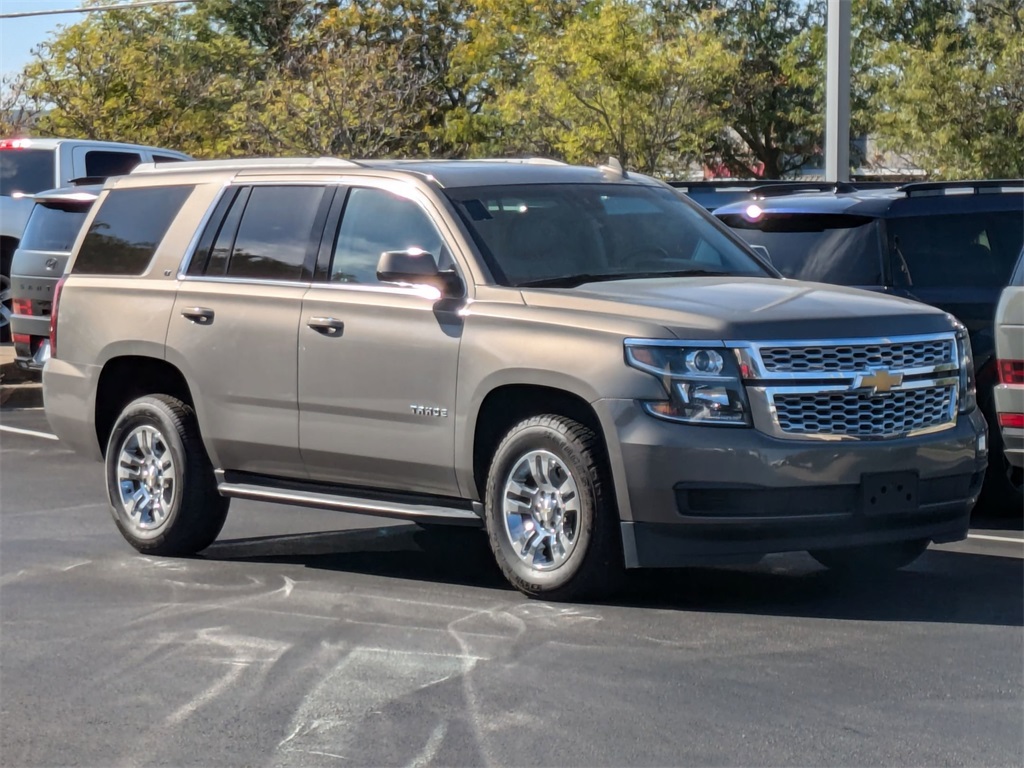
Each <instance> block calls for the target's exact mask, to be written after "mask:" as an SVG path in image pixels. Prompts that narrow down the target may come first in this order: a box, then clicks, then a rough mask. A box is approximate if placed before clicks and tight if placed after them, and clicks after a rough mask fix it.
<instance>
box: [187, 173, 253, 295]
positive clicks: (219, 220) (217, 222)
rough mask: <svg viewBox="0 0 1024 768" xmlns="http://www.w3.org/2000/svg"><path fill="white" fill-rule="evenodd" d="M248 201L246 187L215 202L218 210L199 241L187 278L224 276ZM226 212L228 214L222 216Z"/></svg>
mask: <svg viewBox="0 0 1024 768" xmlns="http://www.w3.org/2000/svg"><path fill="white" fill-rule="evenodd" d="M248 199H249V190H248V188H238V187H235V188H229V189H228V190H227V192H226V193H225V194H224V197H223V198H221V200H220V202H219V203H217V208H216V210H215V211H214V213H213V216H212V217H211V219H210V223H209V224H208V225H207V227H206V230H205V231H204V232H203V236H202V238H201V239H200V241H199V245H198V247H197V248H196V252H195V253H194V254H193V256H192V261H191V262H190V263H189V265H188V274H190V275H221V276H222V275H223V274H224V272H225V271H226V270H227V267H228V258H229V257H230V256H231V249H232V248H233V247H234V245H235V235H236V234H238V222H239V221H241V219H242V212H243V211H244V210H245V203H246V201H247V200H248ZM225 212H226V213H227V215H226V216H225Z"/></svg>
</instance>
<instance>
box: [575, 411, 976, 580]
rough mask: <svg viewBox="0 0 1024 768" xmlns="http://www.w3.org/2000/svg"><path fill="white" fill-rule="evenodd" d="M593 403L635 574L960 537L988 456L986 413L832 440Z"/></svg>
mask: <svg viewBox="0 0 1024 768" xmlns="http://www.w3.org/2000/svg"><path fill="white" fill-rule="evenodd" d="M594 406H595V408H596V410H597V412H598V416H599V418H600V419H601V421H602V426H603V427H604V431H605V434H606V435H608V436H609V439H608V441H607V442H608V449H609V459H610V463H611V469H612V474H613V479H614V480H615V488H616V500H617V502H618V507H619V515H620V518H621V526H622V536H623V547H624V552H625V560H626V565H627V567H661V566H679V565H696V564H704V563H747V562H756V561H757V560H758V559H760V558H761V557H762V556H764V555H766V554H770V553H774V552H790V551H800V550H806V549H828V548H832V547H843V546H855V545H861V544H875V543H884V542H890V541H903V540H908V539H929V540H931V541H936V542H938V541H954V540H958V539H962V538H963V537H964V536H965V535H966V533H967V526H968V521H969V516H970V510H971V508H972V507H973V506H974V503H975V501H976V500H977V496H978V493H979V491H980V488H981V482H982V478H983V476H984V472H985V467H986V465H987V458H988V455H987V449H986V442H987V441H986V427H985V421H984V418H983V417H982V416H981V414H980V412H978V411H975V412H974V413H972V414H970V415H968V416H961V417H960V418H959V419H958V422H957V424H956V425H955V426H954V427H952V428H950V429H948V430H944V431H942V432H938V433H934V434H931V435H923V436H919V437H914V438H907V439H896V440H874V441H869V440H864V441H850V442H831V441H820V440H783V439H777V438H773V437H769V436H768V435H765V434H763V433H761V432H758V431H756V430H754V429H748V428H729V427H693V426H686V425H681V424H672V423H669V422H663V421H659V420H658V419H655V418H653V417H651V416H649V415H647V414H646V413H644V412H643V411H642V409H641V408H640V406H639V405H638V404H637V403H636V402H635V401H632V400H600V401H597V402H596V403H594ZM904 486H906V487H905V488H904ZM883 487H884V488H885V490H884V491H883V490H882V488H883ZM897 488H899V490H897ZM884 493H891V494H897V493H898V494H900V498H899V499H897V500H896V501H895V502H894V501H893V497H892V496H888V497H886V496H883V495H882V494H884ZM908 496H909V499H908V498H907V497H908ZM872 498H875V502H872V501H871V499H872Z"/></svg>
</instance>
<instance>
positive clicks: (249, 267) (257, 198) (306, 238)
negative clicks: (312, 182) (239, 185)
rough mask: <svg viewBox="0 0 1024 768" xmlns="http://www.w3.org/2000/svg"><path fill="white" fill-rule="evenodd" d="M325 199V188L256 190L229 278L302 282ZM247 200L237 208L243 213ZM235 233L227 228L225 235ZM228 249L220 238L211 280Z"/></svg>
mask: <svg viewBox="0 0 1024 768" xmlns="http://www.w3.org/2000/svg"><path fill="white" fill-rule="evenodd" d="M323 196H324V187H321V186H283V187H275V186H256V187H253V188H252V190H251V192H250V193H249V199H248V202H247V203H245V211H244V212H243V213H242V221H241V224H240V225H239V227H238V235H237V236H236V237H235V238H234V247H233V249H232V250H231V257H230V259H229V261H228V265H227V275H228V276H229V277H237V278H254V279H261V280H289V281H290V280H300V279H301V278H302V267H303V264H304V263H305V261H306V253H307V252H308V251H309V248H310V242H311V240H312V235H313V223H314V221H315V219H316V215H317V211H318V209H319V207H320V202H321V200H322V199H323ZM242 199H243V198H242V197H241V196H240V197H239V198H238V200H236V201H235V206H232V207H233V208H234V207H237V206H238V205H239V204H240V203H241V201H242ZM230 216H231V214H229V218H230ZM229 229H230V228H229V227H227V226H225V227H224V228H223V230H222V234H223V233H224V232H226V231H228V230H229ZM225 237H226V235H225ZM226 247H227V244H226V241H224V242H222V240H221V238H218V241H217V242H216V243H215V244H214V248H213V253H212V254H211V259H210V262H211V265H210V269H208V270H207V272H208V274H210V273H211V270H213V268H214V266H215V265H216V264H217V260H218V258H219V257H220V254H222V253H223V252H224V250H225V249H226ZM214 271H216V270H214Z"/></svg>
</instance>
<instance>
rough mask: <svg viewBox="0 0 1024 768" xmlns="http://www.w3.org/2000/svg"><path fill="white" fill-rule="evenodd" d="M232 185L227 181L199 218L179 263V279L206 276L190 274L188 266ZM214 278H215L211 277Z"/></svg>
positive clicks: (193, 278)
mask: <svg viewBox="0 0 1024 768" xmlns="http://www.w3.org/2000/svg"><path fill="white" fill-rule="evenodd" d="M230 186H232V182H230V181H226V182H224V183H223V184H222V185H221V188H220V191H218V192H217V194H216V195H214V197H213V200H212V201H211V202H210V205H209V206H207V208H206V212H205V213H203V215H202V218H200V219H199V224H198V225H196V227H195V229H194V230H193V231H192V237H191V238H190V239H189V241H188V245H187V246H185V255H184V257H182V260H181V263H180V264H179V265H178V280H195V279H200V278H203V277H205V275H198V276H194V277H193V276H189V275H188V274H186V273H187V272H188V268H189V267H190V266H191V265H192V258H193V257H194V256H195V253H196V248H198V247H199V239H200V238H201V237H202V236H203V232H205V231H206V227H207V226H209V224H210V219H211V218H213V212H214V211H215V210H217V206H218V205H220V201H221V199H222V198H223V197H224V195H226V194H227V190H228V187H230ZM211 279H213V278H211Z"/></svg>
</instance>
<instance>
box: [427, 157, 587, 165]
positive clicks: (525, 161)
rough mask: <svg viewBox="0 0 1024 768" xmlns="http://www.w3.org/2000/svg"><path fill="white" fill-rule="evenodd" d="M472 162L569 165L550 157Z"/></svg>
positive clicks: (486, 159) (492, 158)
mask: <svg viewBox="0 0 1024 768" xmlns="http://www.w3.org/2000/svg"><path fill="white" fill-rule="evenodd" d="M428 162H429V161H428ZM470 162H477V163H522V164H523V165H567V163H564V162H562V161H561V160H553V159H551V158H550V157H475V158H470Z"/></svg>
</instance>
